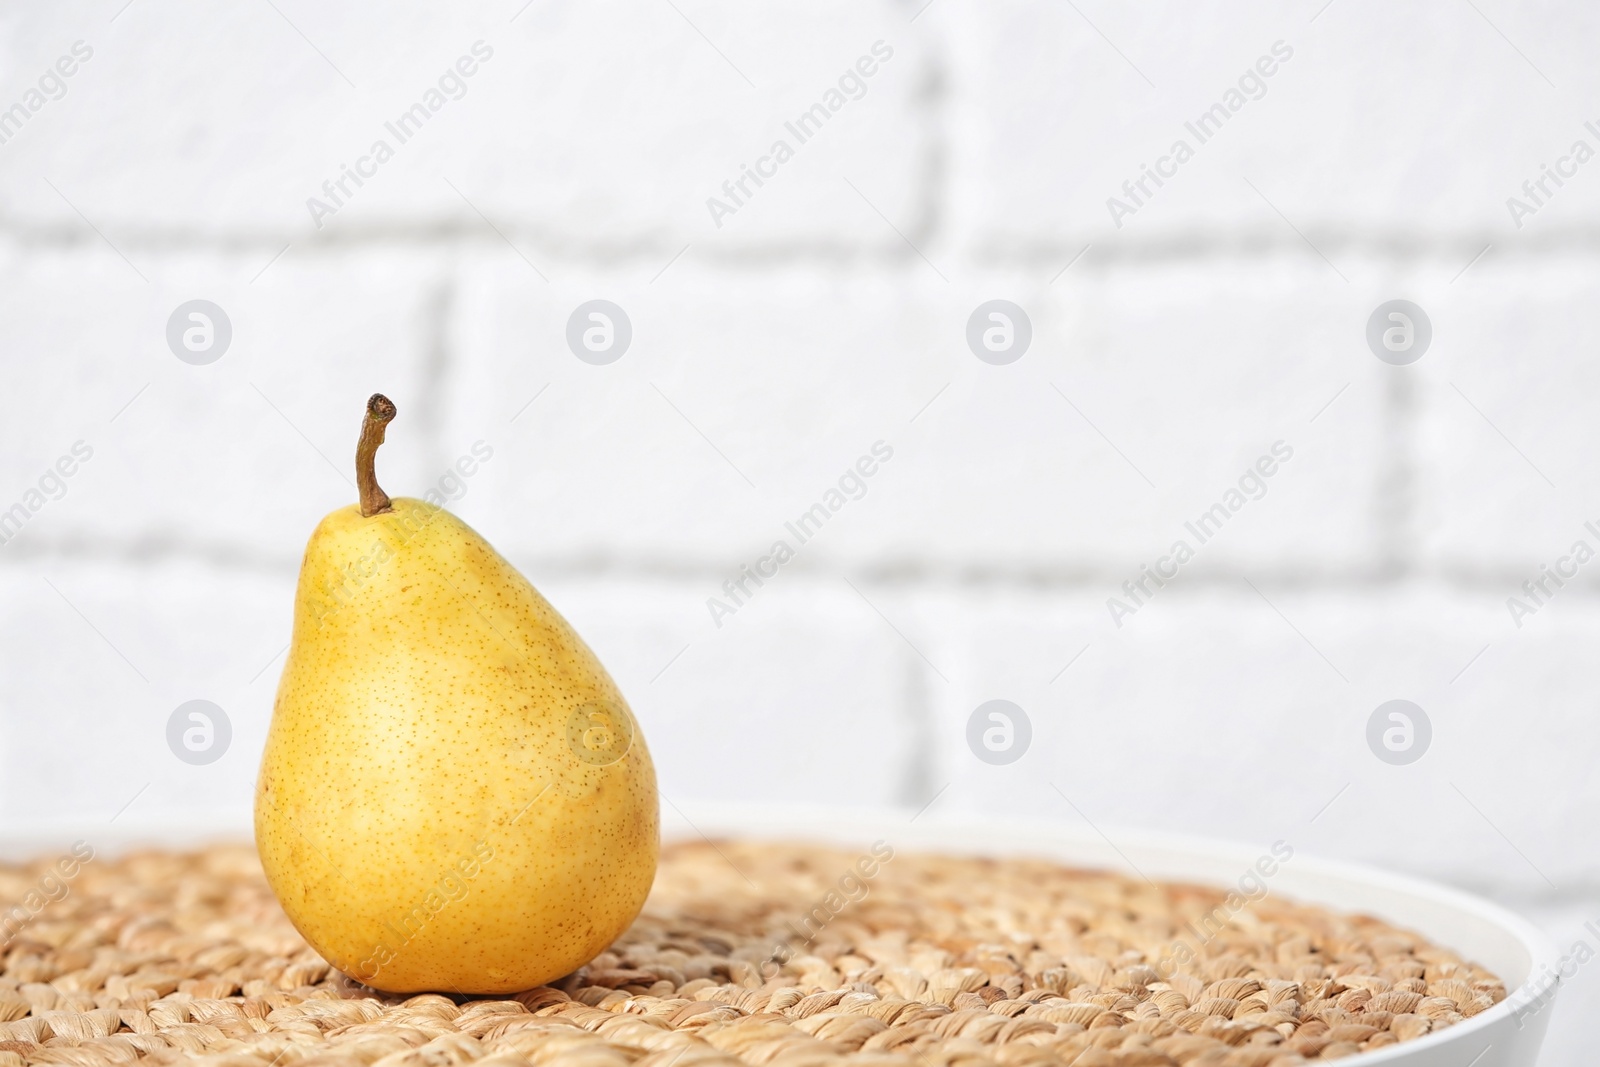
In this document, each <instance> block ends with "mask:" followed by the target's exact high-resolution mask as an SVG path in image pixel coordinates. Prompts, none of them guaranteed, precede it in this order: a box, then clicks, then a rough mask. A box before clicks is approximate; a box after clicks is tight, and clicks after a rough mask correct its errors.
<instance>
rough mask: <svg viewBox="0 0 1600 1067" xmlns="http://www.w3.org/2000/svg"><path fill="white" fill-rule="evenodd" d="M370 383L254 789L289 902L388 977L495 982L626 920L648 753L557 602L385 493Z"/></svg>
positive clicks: (648, 871) (648, 842) (417, 985)
mask: <svg viewBox="0 0 1600 1067" xmlns="http://www.w3.org/2000/svg"><path fill="white" fill-rule="evenodd" d="M394 413H395V409H394V405H393V404H392V403H391V402H390V401H389V400H388V399H387V398H385V397H383V396H381V395H375V396H373V397H372V399H371V400H370V401H369V402H368V406H367V416H366V419H365V421H364V422H363V424H362V433H361V441H360V444H359V445H358V446H357V449H356V470H357V480H358V483H359V489H360V494H361V504H360V506H359V507H358V506H350V507H346V508H341V509H339V510H338V511H335V512H333V513H332V514H330V515H328V516H327V517H326V518H324V519H323V520H322V522H321V523H320V524H319V525H318V526H317V529H316V531H315V532H314V533H313V534H312V535H311V541H310V543H309V544H308V545H307V546H306V553H305V559H304V561H303V562H302V564H301V569H300V583H299V588H298V590H297V591H296V593H295V607H294V633H293V638H292V640H291V643H290V645H289V656H288V661H287V663H286V664H285V666H284V670H283V679H282V681H281V682H280V683H279V685H278V695H277V699H276V701H275V703H274V705H273V711H272V725H271V728H270V729H269V731H268V734H267V745H266V751H265V753H264V754H263V756H262V760H261V776H260V780H259V781H258V783H257V786H256V804H255V830H256V846H257V848H258V850H259V851H260V853H261V863H262V866H263V867H264V868H265V870H266V875H267V881H268V882H269V883H271V885H272V889H273V891H274V892H275V893H276V894H277V896H278V900H279V901H280V902H281V903H282V904H283V909H284V911H285V912H287V913H288V916H289V918H290V919H291V920H292V921H293V922H294V925H295V928H296V929H298V930H299V931H300V933H301V934H302V935H304V937H305V939H306V940H307V941H308V942H310V943H311V945H312V946H313V947H314V948H315V949H316V950H317V951H318V952H320V953H321V954H322V955H323V956H324V957H326V958H327V960H328V961H329V962H330V963H332V964H333V965H334V966H335V967H337V968H338V969H339V970H341V971H344V972H345V973H346V974H349V975H351V976H352V977H354V978H355V979H357V980H358V981H361V982H364V983H366V984H367V985H370V986H373V987H375V988H377V989H383V990H388V991H390V992H400V993H403V992H417V991H421V990H435V991H439V992H445V993H450V992H456V993H463V994H466V993H477V994H482V993H506V992H514V991H517V990H522V989H528V988H531V987H533V986H536V985H539V984H541V983H544V982H548V981H550V980H552V979H555V978H559V977H561V976H562V975H565V974H569V973H571V972H572V971H574V970H576V969H577V968H578V967H580V966H582V965H583V964H585V963H587V962H588V961H589V960H591V959H593V958H594V957H595V956H596V955H598V954H599V953H600V952H602V951H604V950H605V948H606V946H608V945H609V944H611V942H612V941H613V940H614V939H615V938H616V937H617V936H618V935H619V934H621V933H622V932H623V931H624V930H625V929H627V927H628V924H629V923H631V922H632V921H633V919H634V917H635V916H637V915H638V913H639V909H640V908H641V907H642V906H643V904H644V899H645V896H646V895H647V894H648V893H649V890H650V883H651V881H652V880H653V878H654V876H655V869H656V859H657V856H658V853H659V849H660V844H659V829H658V826H659V812H658V809H657V800H656V780H655V768H654V766H653V765H652V764H651V762H650V754H649V752H648V751H647V750H646V748H645V744H644V738H643V737H642V736H641V735H640V733H639V726H638V723H637V722H636V721H635V720H634V717H633V713H632V712H631V711H630V710H629V708H628V705H627V703H626V702H625V701H624V700H623V698H622V694H621V693H620V692H619V691H618V690H617V686H616V684H615V683H614V682H613V681H612V680H611V677H610V675H608V674H607V673H606V670H605V668H604V667H602V666H601V665H600V661H599V660H598V659H596V658H595V655H594V653H593V652H591V651H590V650H589V648H588V646H587V645H585V644H584V643H583V640H582V639H581V638H579V636H578V635H577V633H575V632H574V631H573V629H572V627H571V626H570V625H568V623H567V621H566V620H565V619H563V618H562V617H561V616H560V615H559V614H557V612H556V610H555V609H554V608H552V607H551V606H550V605H549V603H547V602H546V601H545V599H544V598H543V597H542V596H540V595H539V593H538V592H537V591H536V590H535V589H534V588H533V586H532V585H530V584H529V583H528V581H527V579H525V578H524V577H523V576H522V575H521V574H519V573H518V572H517V571H516V569H515V568H513V567H512V566H511V565H510V564H509V563H507V562H506V561H505V560H504V559H502V558H501V557H500V555H499V554H498V553H496V552H495V550H494V549H493V548H491V547H490V546H489V544H488V543H487V542H486V541H484V540H483V538H482V537H480V536H479V535H478V534H477V533H476V532H474V531H473V530H472V529H471V528H470V527H468V526H467V525H466V524H465V523H463V522H462V521H461V520H459V519H457V518H456V517H455V516H453V515H451V514H450V513H449V512H448V511H445V510H444V509H443V508H441V507H438V506H435V505H433V504H431V503H425V502H423V501H420V500H410V499H404V498H402V499H395V500H390V498H389V497H388V495H387V494H385V493H384V492H383V490H382V489H381V488H379V487H378V482H377V478H376V476H375V474H374V468H373V457H374V454H375V453H376V451H377V447H378V445H379V444H381V443H382V441H383V436H384V427H385V426H386V425H387V423H388V422H389V420H390V419H392V418H393V417H394Z"/></svg>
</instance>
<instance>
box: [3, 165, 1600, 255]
mask: <svg viewBox="0 0 1600 1067" xmlns="http://www.w3.org/2000/svg"><path fill="white" fill-rule="evenodd" d="M925 165H926V166H927V167H928V168H929V169H930V172H931V173H930V177H929V180H930V181H935V180H937V181H943V180H944V179H943V177H942V174H943V170H944V163H943V160H942V158H937V157H930V159H929V160H928V161H927V162H926V164H925ZM934 175H939V177H935V176H934ZM929 196H930V198H931V197H933V196H934V194H933V193H931V192H930V194H929ZM919 213H920V214H922V215H923V218H922V219H921V220H919V222H918V224H917V226H916V230H917V232H916V237H918V238H919V244H921V245H922V246H923V249H924V251H926V252H928V253H929V254H932V255H935V256H939V255H942V256H944V257H946V258H947V259H950V260H952V261H953V262H957V263H960V262H965V263H969V264H974V265H978V266H982V267H1023V268H1029V269H1034V268H1039V269H1043V268H1045V267H1048V266H1052V265H1053V266H1056V267H1059V266H1060V264H1061V263H1063V262H1065V261H1066V260H1068V259H1070V258H1072V257H1073V256H1075V255H1076V254H1077V253H1078V252H1079V251H1080V250H1081V249H1082V248H1083V245H1084V244H1085V243H1086V242H1088V243H1092V244H1093V246H1094V247H1093V251H1092V252H1091V253H1090V254H1089V255H1088V256H1087V257H1085V259H1084V262H1083V263H1082V264H1080V265H1079V267H1077V268H1075V271H1081V270H1084V269H1089V270H1092V269H1094V267H1095V266H1096V265H1097V264H1099V265H1104V264H1114V263H1145V262H1186V261H1191V260H1215V259H1235V260H1241V261H1257V260H1265V259H1276V258H1284V257H1291V258H1305V259H1315V258H1316V257H1315V256H1314V254H1313V253H1311V252H1310V251H1308V250H1307V249H1306V247H1305V244H1304V242H1303V241H1302V240H1301V239H1300V238H1298V237H1289V238H1286V237H1283V236H1282V235H1279V234H1277V233H1269V232H1266V231H1264V230H1257V229H1255V228H1253V227H1252V228H1251V229H1248V230H1239V231H1197V232H1195V233H1192V234H1175V235H1170V236H1167V237H1161V238H1144V239H1140V238H1124V239H1122V241H1121V243H1116V242H1115V241H1114V240H1109V241H1108V240H1106V239H1105V237H1106V235H1105V234H1103V233H1100V232H1099V231H1083V232H1082V233H1078V234H1075V235H1073V236H1071V237H1063V238H1061V239H1060V240H1051V241H1047V242H1037V243H1031V244H1008V243H1003V242H1000V243H997V242H981V241H980V242H977V243H969V244H967V245H966V246H965V247H964V248H961V249H958V250H956V251H955V253H952V250H951V249H950V248H949V247H948V246H945V245H941V244H940V243H939V242H940V240H941V237H944V236H949V235H941V234H939V233H937V232H935V231H937V230H938V229H939V228H940V226H941V224H942V220H943V217H944V216H945V215H947V214H948V208H944V207H940V206H937V205H935V204H934V203H932V201H931V199H930V201H929V202H928V203H926V204H924V205H922V207H921V208H919ZM107 228H108V229H109V230H111V232H113V233H114V234H115V236H116V239H117V244H118V247H120V248H123V249H125V250H132V251H136V252H156V253H161V252H173V253H219V252H221V253H244V252H249V253H250V254H252V255H256V254H265V255H267V256H271V255H274V254H276V253H277V252H278V251H280V250H281V249H282V248H283V246H284V244H285V242H288V243H289V244H290V255H291V256H292V255H295V254H299V255H305V254H306V253H307V252H308V251H310V252H329V253H331V252H350V251H366V250H372V249H380V248H388V247H392V246H394V245H397V244H398V245H411V246H415V247H417V248H419V249H427V250H430V251H437V249H438V248H439V247H441V246H445V245H459V246H482V247H484V248H491V249H496V248H498V249H503V247H504V243H503V241H502V240H501V238H500V236H499V235H497V234H494V233H484V232H482V231H481V229H480V228H478V227H474V226H472V225H471V224H470V223H469V222H467V221H465V220H463V221H461V222H453V221H443V222H439V223H424V224H418V225H412V226H406V225H397V226H376V227H357V226H352V227H349V228H348V229H347V231H344V232H330V233H324V234H313V233H307V232H304V231H300V230H293V229H284V228H270V229H246V230H232V229H227V228H219V229H217V230H213V231H193V230H165V229H142V230H141V229H134V230H131V231H130V230H128V229H122V228H118V227H117V225H116V224H115V223H109V224H108V225H107ZM501 228H502V229H503V230H504V231H505V234H506V236H507V237H509V238H510V239H511V240H513V241H514V242H516V243H517V244H519V245H522V246H525V247H527V248H529V249H530V250H534V251H537V252H539V253H541V254H543V255H545V256H548V257H551V258H552V260H553V261H554V262H558V263H559V262H571V263H577V264H599V265H606V264H618V263H627V264H634V263H639V264H642V265H651V266H656V267H659V266H660V263H661V261H662V260H663V259H664V258H666V257H670V256H672V255H673V254H674V253H676V252H678V251H679V250H680V249H681V247H682V246H681V243H679V244H675V243H673V242H674V241H676V240H677V238H673V239H672V240H669V241H666V242H659V243H658V242H654V241H648V240H645V241H635V240H626V239H623V240H616V241H606V240H604V239H590V240H585V241H583V242H574V241H569V240H565V239H563V238H560V237H557V236H554V235H552V234H550V233H549V231H547V230H544V229H540V228H536V227H526V226H516V225H510V224H508V225H503V226H502V227H501ZM1306 233H1307V235H1308V236H1309V237H1311V238H1312V240H1313V241H1315V243H1316V244H1317V246H1318V247H1319V248H1322V249H1323V250H1324V251H1325V252H1328V253H1330V254H1334V253H1343V254H1346V255H1350V254H1356V255H1365V256H1368V257H1370V258H1373V259H1378V260H1385V261H1391V260H1396V259H1416V260H1430V261H1431V260H1439V261H1441V265H1444V266H1450V267H1452V268H1459V267H1460V266H1461V265H1462V264H1464V263H1465V262H1466V260H1467V259H1470V258H1471V257H1472V256H1474V255H1475V254H1477V253H1478V252H1480V251H1482V249H1483V247H1484V245H1485V244H1493V245H1494V252H1493V256H1494V258H1497V259H1504V258H1507V257H1516V258H1527V257H1530V256H1532V257H1542V256H1545V255H1548V254H1550V253H1570V252H1578V253H1583V254H1589V255H1600V225H1597V226H1593V227H1582V226H1577V227H1568V228H1564V229H1560V230H1550V231H1546V232H1544V233H1541V234H1536V235H1517V236H1516V237H1514V238H1510V237H1508V236H1507V235H1505V234H1502V233H1498V232H1489V231H1451V232H1447V233H1392V232H1388V233H1378V232H1352V231H1351V230H1350V228H1348V227H1338V228H1331V229H1319V228H1317V227H1309V228H1307V229H1306ZM1513 240H1514V242H1515V243H1511V242H1512V241H1513ZM0 242H7V243H9V244H10V245H11V246H12V247H14V248H18V249H23V250H39V249H74V248H87V249H91V250H92V251H94V252H95V253H96V254H97V255H98V254H104V255H111V254H112V253H111V252H110V251H109V250H108V249H106V248H105V247H104V246H103V244H101V243H100V241H99V239H98V238H96V237H95V235H94V234H92V233H85V232H83V231H82V230H81V229H80V228H77V227H73V226H71V225H69V224H65V223H63V224H62V225H60V226H53V225H47V226H18V225H16V224H13V223H6V222H3V221H0ZM695 258H696V259H699V260H701V261H703V262H705V261H709V262H712V263H730V264H749V263H773V262H776V263H790V262H792V263H797V264H805V263H811V262H860V261H863V260H865V261H868V262H871V263H894V264H909V263H913V262H914V263H917V264H919V265H920V264H921V260H920V259H919V258H918V256H917V255H916V253H915V252H914V251H913V250H910V249H907V248H905V246H904V244H903V242H901V241H900V240H899V239H898V238H896V237H894V236H893V235H888V236H885V237H881V238H878V239H875V240H873V241H871V242H859V241H850V242H840V241H786V240H775V241H770V242H763V243H760V244H757V245H746V246H734V247H729V248H722V249H718V248H717V247H715V246H713V245H710V244H702V243H697V244H696V251H695Z"/></svg>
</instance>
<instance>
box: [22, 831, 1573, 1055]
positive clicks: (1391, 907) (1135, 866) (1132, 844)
mask: <svg viewBox="0 0 1600 1067" xmlns="http://www.w3.org/2000/svg"><path fill="white" fill-rule="evenodd" d="M661 815H662V834H663V836H664V837H665V838H666V839H668V840H674V839H681V840H689V839H697V838H699V837H700V836H702V835H705V836H709V837H724V838H745V839H760V840H769V841H770V840H785V839H787V840H809V841H815V842H818V843H823V844H835V845H842V846H845V847H851V848H861V847H863V846H867V845H870V844H871V843H872V842H874V841H879V840H882V841H886V842H888V843H889V845H891V846H892V847H893V848H895V849H896V850H904V851H929V852H932V851H938V852H946V853H954V854H958V855H970V856H1015V855H1028V856H1039V857H1043V858H1046V859H1054V860H1060V861H1062V862H1064V863H1069V864H1072V865H1075V866H1081V867H1097V868H1101V869H1105V870H1115V871H1123V872H1126V873H1129V874H1138V873H1143V874H1144V875H1146V876H1148V877H1150V878H1158V879H1160V878H1166V879H1173V880H1179V881H1188V882H1198V883H1201V884H1210V885H1215V886H1218V887H1222V886H1228V885H1234V884H1237V882H1238V880H1239V878H1240V876H1241V875H1243V874H1244V873H1245V872H1246V871H1247V870H1249V869H1251V868H1252V867H1254V865H1255V864H1256V861H1257V860H1258V859H1259V858H1260V857H1261V856H1262V855H1263V854H1264V853H1266V852H1267V851H1268V849H1269V847H1270V844H1271V843H1270V842H1268V843H1266V844H1263V845H1258V846H1249V845H1240V844H1234V843H1226V842H1217V841H1209V840H1206V839H1203V838H1189V837H1176V836H1163V835H1158V834H1151V833H1146V832H1143V831H1131V830H1130V831H1123V830H1118V829H1113V828H1109V827H1102V828H1101V829H1102V830H1104V831H1105V836H1101V833H1100V832H1099V831H1097V830H1094V829H1088V828H1082V829H1080V828H1077V827H1071V826H1060V825H1054V824H1037V825H1032V826H1028V825H1022V826H1019V825H1016V824H1011V823H1006V824H987V823H957V822H948V821H941V820H939V819H937V818H936V817H934V816H931V815H924V816H921V817H920V818H915V819H914V818H913V814H912V813H911V812H909V811H904V810H894V809H891V810H885V809H874V810H868V809H854V808H852V809H838V808H796V807H784V808H760V807H755V806H751V805H740V806H737V807H733V806H726V805H687V804H686V805H683V806H682V807H679V806H677V805H675V804H673V803H671V802H670V801H669V802H665V803H663V805H662V809H661ZM131 823H132V820H125V821H121V822H118V823H117V824H114V825H108V824H105V823H100V824H84V823H70V824H69V823H61V824H56V825H44V824H36V825H33V826H31V827H29V829H28V830H26V831H22V832H18V830H16V829H14V828H13V829H10V830H9V831H8V830H6V829H4V828H0V859H8V860H22V859H30V858H34V857H38V856H49V855H54V854H56V853H58V852H62V851H65V849H66V848H67V847H68V846H70V845H71V843H72V842H73V841H76V840H85V841H87V842H89V843H90V844H91V845H93V846H94V848H95V851H96V854H97V855H104V856H108V857H109V856H113V855H116V854H118V853H120V852H124V851H126V850H128V849H129V848H132V847H136V846H144V845H153V846H162V847H167V848H194V847H197V846H199V845H201V844H205V843H207V842H210V841H249V840H250V828H249V826H248V824H246V823H243V822H241V821H239V820H238V819H237V818H226V817H225V818H219V819H216V820H214V821H202V822H194V823H188V824H175V823H171V822H161V823H150V824H144V825H138V824H131ZM1113 842H1114V844H1113ZM1291 844H1292V842H1291ZM1267 884H1268V887H1269V891H1270V892H1272V893H1281V894H1282V895H1283V896H1284V897H1286V898H1290V899H1295V900H1302V901H1307V902H1309V903H1314V904H1321V905H1325V906H1327V907H1330V908H1334V909H1337V910H1340V911H1346V912H1364V913H1366V914H1369V915H1373V916H1376V917H1378V918H1380V919H1384V920H1386V921H1388V922H1391V923H1393V924H1395V925H1396V926H1401V927H1405V928H1406V929H1409V930H1414V931H1416V932H1417V933H1420V934H1422V935H1424V936H1425V937H1427V938H1428V939H1429V940H1431V941H1433V942H1435V943H1437V944H1440V945H1443V946H1445V947H1447V948H1450V949H1452V950H1454V951H1455V952H1456V953H1458V954H1459V955H1461V956H1463V957H1465V958H1467V959H1470V960H1473V961H1474V962H1477V963H1480V964H1482V965H1483V966H1485V967H1487V968H1489V969H1490V970H1491V971H1493V972H1494V973H1495V974H1497V975H1499V976H1500V977H1501V978H1502V979H1503V980H1504V981H1505V983H1506V987H1507V988H1508V989H1509V990H1510V991H1511V992H1510V995H1509V996H1507V998H1506V999H1505V1000H1504V1001H1502V1002H1501V1003H1499V1004H1496V1005H1495V1006H1494V1007H1493V1008H1490V1009H1489V1010H1488V1011H1485V1012H1482V1013H1481V1014H1479V1015H1476V1016H1474V1017H1473V1018H1471V1019H1468V1020H1466V1021H1465V1022H1462V1023H1458V1024H1456V1025H1455V1026H1452V1027H1450V1028H1449V1029H1448V1030H1443V1031H1441V1032H1439V1033H1436V1034H1429V1035H1428V1036H1427V1037H1423V1038H1419V1039H1418V1040H1416V1041H1408V1042H1406V1043H1405V1044H1403V1045H1394V1046H1391V1047H1389V1048H1386V1049H1380V1050H1378V1051H1377V1052H1368V1053H1365V1054H1364V1055H1360V1056H1351V1057H1349V1058H1348V1059H1344V1060H1340V1061H1338V1062H1339V1063H1341V1064H1349V1065H1350V1067H1376V1065H1378V1064H1387V1065H1395V1067H1399V1065H1404V1067H1533V1064H1534V1061H1535V1059H1536V1058H1537V1055H1538V1051H1539V1044H1540V1042H1541V1041H1543V1040H1544V1032H1545V1026H1546V1024H1547V1023H1548V1021H1549V1017H1550V1007H1551V1003H1552V1001H1553V999H1554V996H1555V992H1556V989H1555V988H1554V986H1553V985H1550V983H1552V982H1553V980H1554V978H1553V976H1554V975H1555V973H1556V966H1557V953H1556V950H1555V948H1554V946H1553V945H1552V944H1551V943H1550V942H1549V941H1548V940H1547V939H1546V938H1545V936H1544V935H1543V934H1541V933H1540V932H1539V931H1538V930H1536V929H1534V927H1533V926H1531V925H1530V924H1528V923H1527V922H1525V921H1523V920H1522V919H1521V918H1519V917H1517V916H1516V915H1513V914H1512V913H1511V912H1509V911H1506V910H1505V909H1504V908H1501V907H1498V906H1497V905H1494V904H1491V903H1489V902H1488V901H1486V900H1481V899H1479V898H1478V897H1475V896H1472V895H1471V894H1468V893H1462V892H1460V891H1458V890H1455V889H1450V888H1447V887H1445V886H1441V885H1435V884H1433V883H1431V882H1426V881H1423V880H1421V879H1418V878H1408V877H1405V876H1403V875H1397V874H1390V873H1388V872H1386V871H1379V870H1375V869H1372V868H1368V867H1362V866H1358V865H1356V864H1351V863H1340V862H1336V861H1332V860H1322V859H1314V858H1312V857H1310V856H1306V855H1304V854H1302V853H1300V852H1299V851H1296V852H1295V854H1294V856H1293V858H1291V859H1290V860H1289V861H1288V862H1287V863H1284V864H1283V865H1281V866H1280V867H1279V868H1278V869H1277V871H1276V873H1275V874H1274V875H1273V876H1272V877H1271V878H1269V879H1267ZM1540 976H1543V979H1542V981H1540V980H1539V977H1540ZM1546 986H1549V988H1546ZM1540 990H1543V991H1544V996H1543V998H1542V1002H1536V1001H1535V1000H1534V994H1535V993H1537V992H1539V991H1540Z"/></svg>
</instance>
